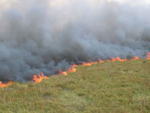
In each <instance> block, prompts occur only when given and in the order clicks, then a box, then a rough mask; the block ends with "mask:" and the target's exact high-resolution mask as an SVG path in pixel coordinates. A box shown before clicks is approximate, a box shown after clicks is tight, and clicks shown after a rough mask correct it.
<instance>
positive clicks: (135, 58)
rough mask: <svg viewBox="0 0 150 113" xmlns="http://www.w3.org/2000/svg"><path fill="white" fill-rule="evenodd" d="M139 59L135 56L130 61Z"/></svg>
mask: <svg viewBox="0 0 150 113" xmlns="http://www.w3.org/2000/svg"><path fill="white" fill-rule="evenodd" d="M138 59H139V57H137V56H135V57H134V58H132V59H131V60H138Z"/></svg>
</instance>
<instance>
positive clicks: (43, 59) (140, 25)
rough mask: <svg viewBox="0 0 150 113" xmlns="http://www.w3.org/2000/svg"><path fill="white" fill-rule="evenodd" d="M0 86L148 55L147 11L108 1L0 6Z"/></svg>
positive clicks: (48, 0)
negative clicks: (74, 66)
mask: <svg viewBox="0 0 150 113" xmlns="http://www.w3.org/2000/svg"><path fill="white" fill-rule="evenodd" d="M0 6H1V7H0V80H3V81H8V80H17V81H28V80H31V79H32V76H33V74H36V73H41V72H43V73H44V74H45V75H51V74H54V73H57V72H58V70H59V69H62V70H64V69H67V68H68V67H69V65H70V64H72V63H74V62H75V63H81V62H83V61H87V60H88V59H91V60H97V58H101V59H106V58H110V57H112V56H114V57H117V56H120V57H121V58H125V57H128V56H135V55H136V56H139V57H144V56H145V55H146V52H147V51H148V50H150V15H149V12H150V6H149V5H148V4H147V3H143V4H141V5H140V4H135V3H134V4H133V3H131V4H130V3H129V2H128V3H119V2H113V1H111V2H110V1H109V2H108V1H106V0H92V1H91V0H82V1H80V0H71V1H70V0H43V1H42V0H41V1H40V0H21V1H18V0H11V1H10V0H1V1H0Z"/></svg>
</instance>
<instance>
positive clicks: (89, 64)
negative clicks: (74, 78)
mask: <svg viewBox="0 0 150 113" xmlns="http://www.w3.org/2000/svg"><path fill="white" fill-rule="evenodd" d="M82 65H83V66H91V63H85V62H83V63H82Z"/></svg>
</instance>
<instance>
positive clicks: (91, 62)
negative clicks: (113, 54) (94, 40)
mask: <svg viewBox="0 0 150 113" xmlns="http://www.w3.org/2000/svg"><path fill="white" fill-rule="evenodd" d="M89 62H90V64H97V62H93V61H92V60H89Z"/></svg>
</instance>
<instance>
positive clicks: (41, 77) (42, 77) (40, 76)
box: [33, 73, 48, 83]
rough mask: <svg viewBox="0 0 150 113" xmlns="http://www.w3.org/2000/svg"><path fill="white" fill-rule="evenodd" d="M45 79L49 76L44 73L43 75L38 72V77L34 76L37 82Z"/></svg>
mask: <svg viewBox="0 0 150 113" xmlns="http://www.w3.org/2000/svg"><path fill="white" fill-rule="evenodd" d="M43 79H48V77H47V76H44V74H43V73H42V74H41V75H40V74H38V77H37V76H36V75H34V76H33V81H34V82H36V83H39V82H41V81H42V80H43Z"/></svg>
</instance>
